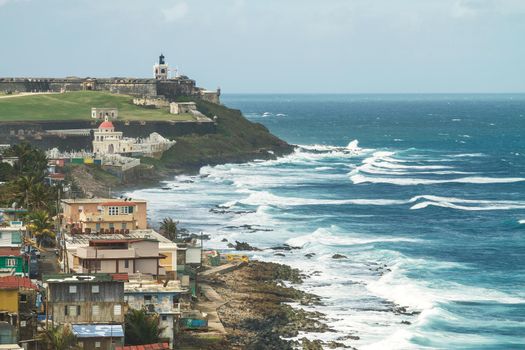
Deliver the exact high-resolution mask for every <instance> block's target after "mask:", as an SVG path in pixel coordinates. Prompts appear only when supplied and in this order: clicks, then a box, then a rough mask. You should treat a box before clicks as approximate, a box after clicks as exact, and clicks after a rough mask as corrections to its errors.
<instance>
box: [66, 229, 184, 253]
mask: <svg viewBox="0 0 525 350" xmlns="http://www.w3.org/2000/svg"><path fill="white" fill-rule="evenodd" d="M143 239H149V240H155V241H158V242H159V248H161V249H162V248H163V247H166V246H168V245H170V246H172V247H176V246H177V244H176V243H175V242H172V241H170V240H169V239H168V238H166V237H164V236H163V235H161V234H160V233H158V232H156V231H155V230H153V229H144V230H130V232H129V234H123V233H113V234H111V233H110V234H94V233H90V234H87V233H80V234H69V233H66V234H65V241H66V244H67V247H68V249H69V248H77V247H85V246H88V245H89V241H98V242H103V241H106V240H107V241H108V242H111V241H117V240H119V241H122V240H143Z"/></svg>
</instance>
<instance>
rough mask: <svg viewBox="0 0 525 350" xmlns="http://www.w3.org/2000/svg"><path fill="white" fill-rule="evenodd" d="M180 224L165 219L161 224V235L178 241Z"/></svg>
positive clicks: (170, 219)
mask: <svg viewBox="0 0 525 350" xmlns="http://www.w3.org/2000/svg"><path fill="white" fill-rule="evenodd" d="M178 224H179V222H178V221H174V220H173V219H172V218H164V219H163V220H162V222H161V223H160V233H162V234H163V235H164V236H166V237H168V238H169V239H170V240H172V241H174V242H175V241H176V240H177V233H178V229H177V225H178Z"/></svg>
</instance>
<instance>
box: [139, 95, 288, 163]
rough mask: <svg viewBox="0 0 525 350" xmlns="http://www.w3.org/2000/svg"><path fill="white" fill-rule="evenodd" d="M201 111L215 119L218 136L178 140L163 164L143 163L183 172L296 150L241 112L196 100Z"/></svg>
mask: <svg viewBox="0 0 525 350" xmlns="http://www.w3.org/2000/svg"><path fill="white" fill-rule="evenodd" d="M196 102H197V107H198V109H199V111H201V112H202V113H204V114H206V115H207V116H208V117H210V118H214V117H215V116H216V117H217V118H216V122H217V133H215V134H207V135H189V136H182V137H178V138H176V141H177V143H176V144H175V146H173V147H172V148H171V149H170V150H168V151H167V152H165V153H164V154H163V156H162V158H161V159H160V161H155V160H144V161H145V162H150V163H153V164H155V165H156V166H159V167H161V168H164V169H169V170H175V171H177V172H184V171H188V170H197V169H198V168H200V167H201V166H204V165H215V164H222V163H228V162H233V163H239V162H245V161H250V160H253V159H270V158H275V157H276V156H281V155H284V154H287V153H290V152H291V151H292V150H293V147H292V146H291V145H289V144H288V143H286V142H285V141H283V140H281V139H279V138H278V137H276V136H274V135H272V134H271V133H270V132H269V131H268V129H267V128H266V127H265V126H264V125H262V124H259V123H253V122H251V121H249V120H247V119H246V118H245V117H244V116H243V115H242V113H241V112H240V111H239V110H235V109H230V108H227V107H224V106H220V105H216V104H212V103H208V102H204V101H200V100H196Z"/></svg>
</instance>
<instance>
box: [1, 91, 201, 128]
mask: <svg viewBox="0 0 525 350" xmlns="http://www.w3.org/2000/svg"><path fill="white" fill-rule="evenodd" d="M92 107H108V108H113V107H116V108H118V110H119V120H176V121H193V120H194V118H193V116H191V115H189V114H181V115H174V114H170V113H169V111H168V110H167V108H166V109H153V108H144V107H139V106H135V105H134V104H133V97H132V96H129V95H118V94H110V93H108V92H101V91H75V92H66V93H62V94H60V93H50V94H35V95H25V96H19V95H13V96H3V98H0V121H4V122H8V121H16V122H21V121H46V120H54V121H57V120H90V119H91V108H92Z"/></svg>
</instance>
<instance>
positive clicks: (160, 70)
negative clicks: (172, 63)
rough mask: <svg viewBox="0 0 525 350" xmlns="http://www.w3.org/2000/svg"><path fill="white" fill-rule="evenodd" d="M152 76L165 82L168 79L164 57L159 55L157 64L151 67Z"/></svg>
mask: <svg viewBox="0 0 525 350" xmlns="http://www.w3.org/2000/svg"><path fill="white" fill-rule="evenodd" d="M153 76H154V77H155V79H157V80H166V79H168V65H167V64H166V61H165V60H164V55H163V54H160V56H159V63H157V64H155V65H154V66H153Z"/></svg>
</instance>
